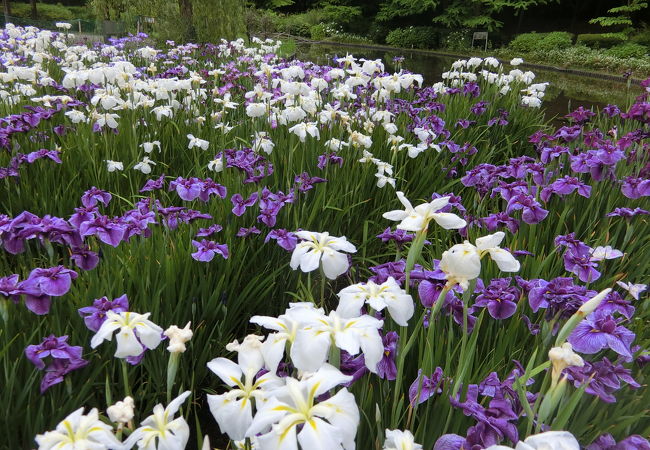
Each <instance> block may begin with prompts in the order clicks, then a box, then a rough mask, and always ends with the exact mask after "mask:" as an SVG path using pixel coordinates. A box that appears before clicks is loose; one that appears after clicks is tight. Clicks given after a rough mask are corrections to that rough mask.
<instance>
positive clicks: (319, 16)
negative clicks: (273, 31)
mask: <svg viewBox="0 0 650 450" xmlns="http://www.w3.org/2000/svg"><path fill="white" fill-rule="evenodd" d="M321 22H323V11H322V10H319V9H312V10H309V11H307V12H304V13H301V14H290V15H286V16H278V20H277V22H276V26H277V28H278V31H280V32H283V33H288V34H291V35H294V36H302V37H310V36H311V27H313V26H314V25H318V24H319V23H321Z"/></svg>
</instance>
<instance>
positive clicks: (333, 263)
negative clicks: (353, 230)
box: [317, 249, 356, 280]
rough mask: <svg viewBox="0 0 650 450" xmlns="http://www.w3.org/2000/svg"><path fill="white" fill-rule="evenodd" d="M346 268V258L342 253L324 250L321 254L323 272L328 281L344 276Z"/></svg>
mask: <svg viewBox="0 0 650 450" xmlns="http://www.w3.org/2000/svg"><path fill="white" fill-rule="evenodd" d="M355 250H356V249H355ZM317 267H318V266H317ZM348 267H349V265H348V257H347V256H346V255H345V254H344V253H339V252H336V251H333V250H329V249H325V251H324V252H323V272H324V273H325V276H326V277H327V278H329V279H330V280H334V279H336V277H338V276H339V275H342V274H344V273H345V272H346V271H347V270H348Z"/></svg>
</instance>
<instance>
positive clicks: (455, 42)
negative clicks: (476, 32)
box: [441, 29, 492, 51]
mask: <svg viewBox="0 0 650 450" xmlns="http://www.w3.org/2000/svg"><path fill="white" fill-rule="evenodd" d="M441 41H442V42H441V43H442V45H441V46H442V48H444V49H446V50H453V51H464V50H471V48H472V33H471V32H470V30H467V29H460V30H456V31H452V32H450V33H447V34H446V35H445V37H444V38H443V39H441ZM481 43H484V42H483V41H479V44H481ZM488 47H489V48H492V45H491V43H490V42H489V41H488Z"/></svg>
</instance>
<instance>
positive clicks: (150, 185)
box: [140, 174, 165, 192]
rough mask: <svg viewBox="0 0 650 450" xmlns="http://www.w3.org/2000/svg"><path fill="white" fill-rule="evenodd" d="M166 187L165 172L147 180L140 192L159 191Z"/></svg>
mask: <svg viewBox="0 0 650 450" xmlns="http://www.w3.org/2000/svg"><path fill="white" fill-rule="evenodd" d="M163 187H165V174H162V175H160V176H159V177H158V178H156V179H155V180H147V182H146V183H145V184H144V186H142V189H140V192H151V191H157V190H158V189H162V188H163Z"/></svg>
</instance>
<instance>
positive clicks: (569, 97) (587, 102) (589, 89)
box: [296, 44, 641, 119]
mask: <svg viewBox="0 0 650 450" xmlns="http://www.w3.org/2000/svg"><path fill="white" fill-rule="evenodd" d="M346 53H350V54H352V55H354V56H355V57H357V58H366V59H381V60H383V62H384V64H385V66H386V71H388V72H392V71H394V70H395V64H394V63H393V58H394V57H396V56H403V57H404V62H403V63H402V67H403V68H404V69H407V70H410V71H411V72H415V73H420V74H422V76H423V77H424V81H425V83H427V84H433V83H435V82H437V81H441V79H442V78H441V77H440V75H441V74H442V72H444V71H446V70H448V69H449V67H450V66H451V63H453V62H454V61H455V58H449V57H443V56H434V55H427V54H422V53H413V52H408V51H393V50H390V51H385V50H376V49H366V48H359V47H345V46H341V45H335V46H328V45H323V44H299V45H298V47H297V49H296V57H297V58H298V59H302V60H309V61H313V62H315V63H317V64H332V58H334V57H336V56H345V54H346ZM533 72H535V74H536V78H535V81H536V82H544V81H548V82H550V85H549V87H548V89H547V90H546V95H545V97H544V108H545V111H546V116H547V118H549V119H551V118H553V117H556V116H564V115H565V114H567V112H569V111H571V110H574V109H576V108H577V107H579V106H582V107H584V108H602V107H603V106H605V105H607V104H608V103H614V104H617V105H619V106H621V108H623V107H627V106H629V105H630V104H631V102H632V101H633V99H634V97H636V96H637V95H639V94H640V93H641V89H640V88H639V87H638V86H632V87H631V89H630V90H629V91H628V89H627V86H626V85H625V84H624V83H620V82H617V81H609V80H600V79H596V78H587V77H582V76H579V75H573V74H567V73H561V72H552V71H543V70H536V69H534V70H533Z"/></svg>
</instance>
